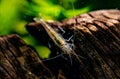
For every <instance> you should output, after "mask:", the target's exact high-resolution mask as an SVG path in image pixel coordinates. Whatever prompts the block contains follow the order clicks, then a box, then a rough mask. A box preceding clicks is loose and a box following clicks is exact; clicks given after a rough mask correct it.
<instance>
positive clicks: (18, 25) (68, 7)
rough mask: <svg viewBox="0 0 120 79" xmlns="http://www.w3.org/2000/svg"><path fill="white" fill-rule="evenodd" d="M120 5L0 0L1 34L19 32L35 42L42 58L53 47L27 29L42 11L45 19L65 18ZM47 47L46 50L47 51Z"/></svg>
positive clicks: (111, 1) (118, 0) (105, 0)
mask: <svg viewBox="0 0 120 79" xmlns="http://www.w3.org/2000/svg"><path fill="white" fill-rule="evenodd" d="M109 8H112V9H116V8H117V9H120V0H10V1H9V0H0V35H5V34H12V33H16V34H18V35H20V36H21V37H22V38H23V39H24V40H25V41H26V42H27V43H28V44H30V45H32V46H34V47H35V48H36V49H37V51H38V52H39V55H40V56H41V57H42V58H47V57H48V55H49V54H50V50H49V49H48V48H46V47H45V46H40V45H39V44H38V42H37V41H36V40H35V39H34V38H33V37H32V36H30V35H29V33H28V32H27V31H26V29H25V25H26V24H27V23H28V22H31V21H33V18H34V17H35V16H37V15H38V14H42V16H43V17H44V18H45V20H50V19H51V20H57V21H60V20H63V19H66V18H70V17H73V16H75V15H78V14H81V13H86V12H89V11H91V10H98V9H109ZM41 49H44V50H46V51H45V53H44V52H43V50H41Z"/></svg>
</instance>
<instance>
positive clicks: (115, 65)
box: [0, 10, 120, 79]
mask: <svg viewBox="0 0 120 79" xmlns="http://www.w3.org/2000/svg"><path fill="white" fill-rule="evenodd" d="M47 23H48V24H49V25H51V26H52V27H53V28H54V29H55V30H56V31H57V32H58V33H60V34H61V35H62V36H63V37H64V38H65V39H69V38H70V37H71V36H72V35H73V38H71V41H68V43H70V44H73V45H74V46H75V48H74V50H75V52H76V54H77V55H78V56H80V59H81V60H82V63H79V62H78V61H77V60H76V59H75V58H74V57H71V59H70V58H69V56H68V55H66V54H62V53H63V52H62V51H61V50H60V49H59V47H57V46H56V45H55V44H54V42H53V41H52V40H51V38H50V37H49V36H48V34H47V33H46V31H45V30H44V28H43V27H42V25H41V24H38V23H35V22H32V23H29V24H27V25H26V28H27V30H28V31H29V33H30V34H31V35H32V36H34V37H35V38H36V39H37V40H38V41H40V42H41V43H42V44H44V45H46V46H47V47H49V48H50V50H51V55H50V58H48V59H44V60H42V59H40V58H39V57H38V55H37V53H36V51H35V50H34V49H33V48H32V47H31V46H29V45H26V44H25V42H24V41H23V40H22V39H20V37H19V36H17V35H8V36H2V37H1V38H0V78H1V79H119V78H120V62H119V59H120V10H99V11H94V12H89V13H86V14H82V15H78V16H76V17H73V18H71V19H68V20H64V21H62V22H47ZM60 27H61V28H62V29H63V30H64V31H65V33H63V32H62V31H61V30H60ZM72 40H74V42H72ZM48 42H49V44H48ZM71 62H72V64H71Z"/></svg>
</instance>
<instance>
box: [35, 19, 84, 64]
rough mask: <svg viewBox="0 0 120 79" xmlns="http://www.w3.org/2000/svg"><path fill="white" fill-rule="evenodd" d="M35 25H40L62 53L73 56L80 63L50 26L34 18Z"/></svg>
mask: <svg viewBox="0 0 120 79" xmlns="http://www.w3.org/2000/svg"><path fill="white" fill-rule="evenodd" d="M34 20H35V22H36V23H40V24H42V26H43V27H44V29H45V30H46V32H47V33H48V35H49V37H50V38H51V39H52V40H53V42H54V43H55V44H56V45H57V46H58V47H59V48H60V49H61V50H62V51H63V53H65V54H67V55H69V57H70V58H71V55H74V56H75V57H76V58H77V60H78V61H79V62H80V63H82V61H81V60H80V58H79V56H78V55H77V54H76V53H75V51H74V50H73V49H72V47H71V46H70V45H69V44H68V43H67V42H66V41H65V39H64V38H63V37H62V36H61V35H60V34H59V33H57V32H56V31H55V30H54V29H53V28H52V27H51V26H50V25H48V24H47V23H46V22H45V21H44V20H43V19H42V18H34Z"/></svg>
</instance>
